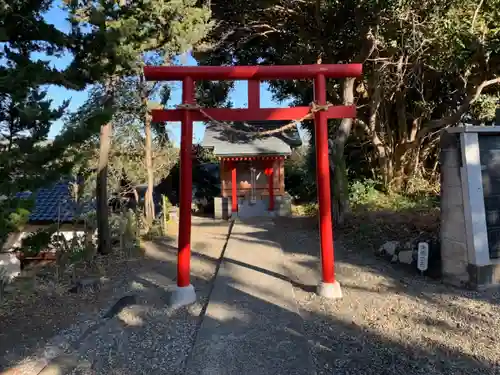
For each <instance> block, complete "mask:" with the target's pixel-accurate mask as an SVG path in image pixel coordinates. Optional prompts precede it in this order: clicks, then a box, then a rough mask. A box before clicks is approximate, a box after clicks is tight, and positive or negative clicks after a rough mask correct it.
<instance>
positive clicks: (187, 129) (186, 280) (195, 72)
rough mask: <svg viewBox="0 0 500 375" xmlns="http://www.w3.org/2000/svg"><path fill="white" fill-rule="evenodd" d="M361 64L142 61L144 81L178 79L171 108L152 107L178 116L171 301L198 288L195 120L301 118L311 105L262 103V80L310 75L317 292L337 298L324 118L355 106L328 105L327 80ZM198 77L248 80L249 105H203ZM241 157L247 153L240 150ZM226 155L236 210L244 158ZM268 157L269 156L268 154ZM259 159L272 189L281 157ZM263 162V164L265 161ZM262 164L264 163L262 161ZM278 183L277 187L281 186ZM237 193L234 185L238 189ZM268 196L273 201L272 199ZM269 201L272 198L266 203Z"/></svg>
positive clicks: (164, 115) (165, 116)
mask: <svg viewBox="0 0 500 375" xmlns="http://www.w3.org/2000/svg"><path fill="white" fill-rule="evenodd" d="M361 73H362V65H361V64H342V65H340V64H332V65H322V64H316V65H290V66H287V65H281V66H279V65H274V66H262V65H259V66H183V67H179V66H167V67H145V68H144V75H145V77H146V79H147V80H148V81H182V105H181V106H179V108H177V109H172V110H153V121H155V122H165V121H180V122H181V123H182V127H181V150H180V157H181V165H180V168H181V170H180V176H181V181H180V189H179V190H180V204H179V205H180V207H179V211H180V212H179V239H178V247H179V250H178V258H177V289H176V290H175V291H174V293H173V295H172V301H171V303H172V304H173V305H176V306H181V305H186V304H190V303H192V302H194V301H195V300H196V293H195V290H194V287H193V285H191V282H190V260H191V244H190V242H191V199H192V188H193V186H192V182H193V181H192V159H191V158H192V141H193V122H194V121H204V122H209V120H211V119H215V120H217V121H224V122H236V123H237V122H252V121H253V122H262V121H290V120H297V119H301V118H304V117H305V116H306V115H307V114H308V113H311V107H292V108H260V90H259V87H260V82H262V81H268V80H277V79H284V80H286V79H289V80H296V79H311V80H313V81H314V101H315V105H316V106H320V108H322V109H321V110H319V111H317V112H315V113H314V126H315V139H316V176H317V187H318V202H319V224H320V225H319V228H320V243H321V269H322V281H321V282H320V284H319V286H318V294H320V295H322V296H324V297H327V298H340V297H341V295H342V294H341V290H340V285H339V284H338V282H337V281H336V280H335V267H334V245H333V225H332V212H331V198H330V188H331V187H330V167H329V157H328V128H327V126H328V119H333V118H336V119H341V118H355V117H356V107H355V106H354V105H353V106H327V100H326V99H327V98H326V96H327V95H326V94H327V92H326V80H327V79H328V78H346V77H359V76H360V75H361ZM198 80H210V81H217V80H247V81H248V108H237V109H233V108H203V109H200V108H199V107H197V106H196V103H195V97H194V96H195V87H194V82H195V81H198ZM240 158H243V159H244V158H245V156H240ZM236 159H237V158H236V157H234V160H224V162H223V165H224V166H225V170H226V171H229V170H230V171H231V198H232V200H231V201H232V202H231V206H232V208H233V209H236V210H237V206H236V205H237V197H236V196H235V194H234V192H235V188H233V187H236V185H237V183H236V176H237V168H238V167H237V164H236V163H238V162H241V161H245V160H236ZM270 160H271V159H270ZM270 160H267V161H266V159H265V158H263V159H262V160H259V162H260V163H261V168H264V172H265V174H266V175H267V176H268V177H270V179H269V180H268V191H269V194H270V195H271V193H272V195H274V194H275V192H276V190H275V187H274V186H275V181H276V179H275V178H276V177H275V176H276V175H275V173H276V172H275V171H276V170H277V165H278V166H279V168H281V166H280V164H279V163H280V161H279V160H280V159H272V160H273V162H272V164H271V163H270ZM266 163H267V164H266ZM264 164H266V165H265V166H264ZM279 189H281V187H279ZM236 195H238V190H237V189H236ZM270 202H271V201H270ZM270 205H271V203H270Z"/></svg>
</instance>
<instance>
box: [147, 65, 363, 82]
mask: <svg viewBox="0 0 500 375" xmlns="http://www.w3.org/2000/svg"><path fill="white" fill-rule="evenodd" d="M361 73H362V64H324V65H323V64H314V65H253V66H146V67H145V68H144V75H145V77H146V79H147V80H148V81H182V80H183V79H184V78H185V77H191V78H192V79H193V80H195V81H196V80H209V81H218V80H229V81H235V80H261V81H265V80H273V79H308V78H309V79H312V78H315V77H316V76H318V75H324V76H325V78H344V77H359V76H361Z"/></svg>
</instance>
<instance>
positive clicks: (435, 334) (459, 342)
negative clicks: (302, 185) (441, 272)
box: [277, 218, 500, 375]
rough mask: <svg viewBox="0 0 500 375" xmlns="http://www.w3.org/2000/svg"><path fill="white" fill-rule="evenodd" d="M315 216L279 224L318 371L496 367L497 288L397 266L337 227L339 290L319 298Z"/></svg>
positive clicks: (430, 372) (480, 370)
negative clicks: (451, 282)
mask: <svg viewBox="0 0 500 375" xmlns="http://www.w3.org/2000/svg"><path fill="white" fill-rule="evenodd" d="M316 222H317V220H316V219H312V220H311V219H298V218H297V219H283V220H280V221H279V231H277V232H278V233H280V234H281V235H280V236H279V241H280V242H281V245H282V247H283V249H284V250H285V252H286V254H287V255H286V256H287V260H288V261H289V266H288V276H289V277H290V278H291V280H292V281H293V282H292V283H293V284H294V286H295V292H296V298H297V302H298V304H299V307H300V312H301V314H302V316H303V317H304V320H305V329H306V334H307V336H308V339H309V342H310V344H311V347H312V353H313V357H314V362H315V364H316V368H317V374H318V375H322V374H325V375H326V374H335V375H347V374H367V375H368V374H377V375H382V374H391V375H392V374H394V375H396V374H407V375H413V374H427V375H434V374H436V375H437V374H469V375H470V374H500V369H499V366H498V364H499V361H500V340H498V332H499V329H500V309H499V308H498V303H499V301H500V295H499V293H497V292H493V291H491V292H485V293H478V292H472V291H467V290H461V289H457V288H454V287H450V286H447V285H443V284H441V283H439V282H436V281H433V280H430V279H427V278H424V277H421V276H419V275H417V274H415V273H413V272H411V271H409V270H407V269H402V268H396V267H398V266H395V265H393V264H390V263H388V262H386V261H384V260H382V259H378V258H377V257H375V256H374V254H373V251H372V249H373V246H371V244H367V243H366V242H365V243H363V242H358V245H357V246H355V247H354V246H352V245H350V246H349V247H347V246H345V245H344V244H345V243H346V242H347V241H346V238H344V236H343V234H342V231H341V230H338V231H336V237H337V238H336V244H335V245H336V247H335V252H336V253H335V254H336V275H337V279H338V280H339V282H340V283H341V286H342V292H343V294H344V297H343V298H342V299H341V300H338V301H327V300H323V299H321V298H318V297H317V296H316V295H315V294H314V293H313V291H314V287H315V284H316V282H317V280H318V277H319V275H318V273H319V270H318V266H317V264H318V263H317V259H318V256H319V254H318V251H319V235H318V230H317V225H316ZM352 235H353V234H352V233H350V236H352ZM352 242H353V241H349V243H352ZM399 267H400V266H399Z"/></svg>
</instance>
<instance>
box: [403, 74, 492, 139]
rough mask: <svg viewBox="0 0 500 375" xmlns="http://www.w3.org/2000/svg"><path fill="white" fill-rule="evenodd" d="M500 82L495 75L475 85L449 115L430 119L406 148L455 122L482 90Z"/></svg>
mask: <svg viewBox="0 0 500 375" xmlns="http://www.w3.org/2000/svg"><path fill="white" fill-rule="evenodd" d="M496 84H500V77H496V78H493V79H490V80H487V81H483V82H482V83H481V84H479V85H478V86H476V87H475V88H474V89H473V90H471V92H470V93H469V95H468V96H467V98H466V99H465V100H464V102H463V103H462V104H461V105H460V106H459V107H458V109H457V110H456V111H455V113H453V114H452V115H450V116H447V117H443V118H440V119H437V120H431V121H429V122H427V123H426V124H425V126H424V127H423V128H422V129H421V130H419V131H418V133H417V136H416V137H415V140H414V141H413V142H408V143H406V148H410V147H411V146H413V145H414V144H415V143H416V142H419V140H420V139H422V138H423V137H425V136H426V135H427V134H428V133H430V132H431V131H433V130H435V129H439V128H444V127H446V126H451V125H454V124H456V123H457V122H458V121H460V119H461V118H462V116H463V115H464V113H465V112H467V111H468V110H469V108H470V106H471V104H473V103H474V102H475V101H476V100H478V99H479V97H480V96H481V93H482V91H483V90H484V89H485V88H487V87H489V86H492V85H496Z"/></svg>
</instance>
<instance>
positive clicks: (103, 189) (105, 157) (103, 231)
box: [96, 79, 113, 254]
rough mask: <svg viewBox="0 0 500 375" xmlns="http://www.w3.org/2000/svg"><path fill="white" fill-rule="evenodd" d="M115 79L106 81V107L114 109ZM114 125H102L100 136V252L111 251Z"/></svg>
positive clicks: (98, 199) (97, 185) (98, 220)
mask: <svg viewBox="0 0 500 375" xmlns="http://www.w3.org/2000/svg"><path fill="white" fill-rule="evenodd" d="M112 90H113V80H112V79H110V80H109V81H108V82H107V83H106V99H105V103H104V108H105V109H106V110H109V111H112V109H113V92H112ZM112 133H113V125H112V121H111V120H110V121H109V122H108V123H106V124H104V125H102V126H101V133H100V138H99V164H98V166H97V181H96V201H97V235H98V237H97V251H98V252H99V253H100V254H109V253H111V234H110V228H109V207H108V186H107V185H108V163H109V152H110V149H111V134H112Z"/></svg>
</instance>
